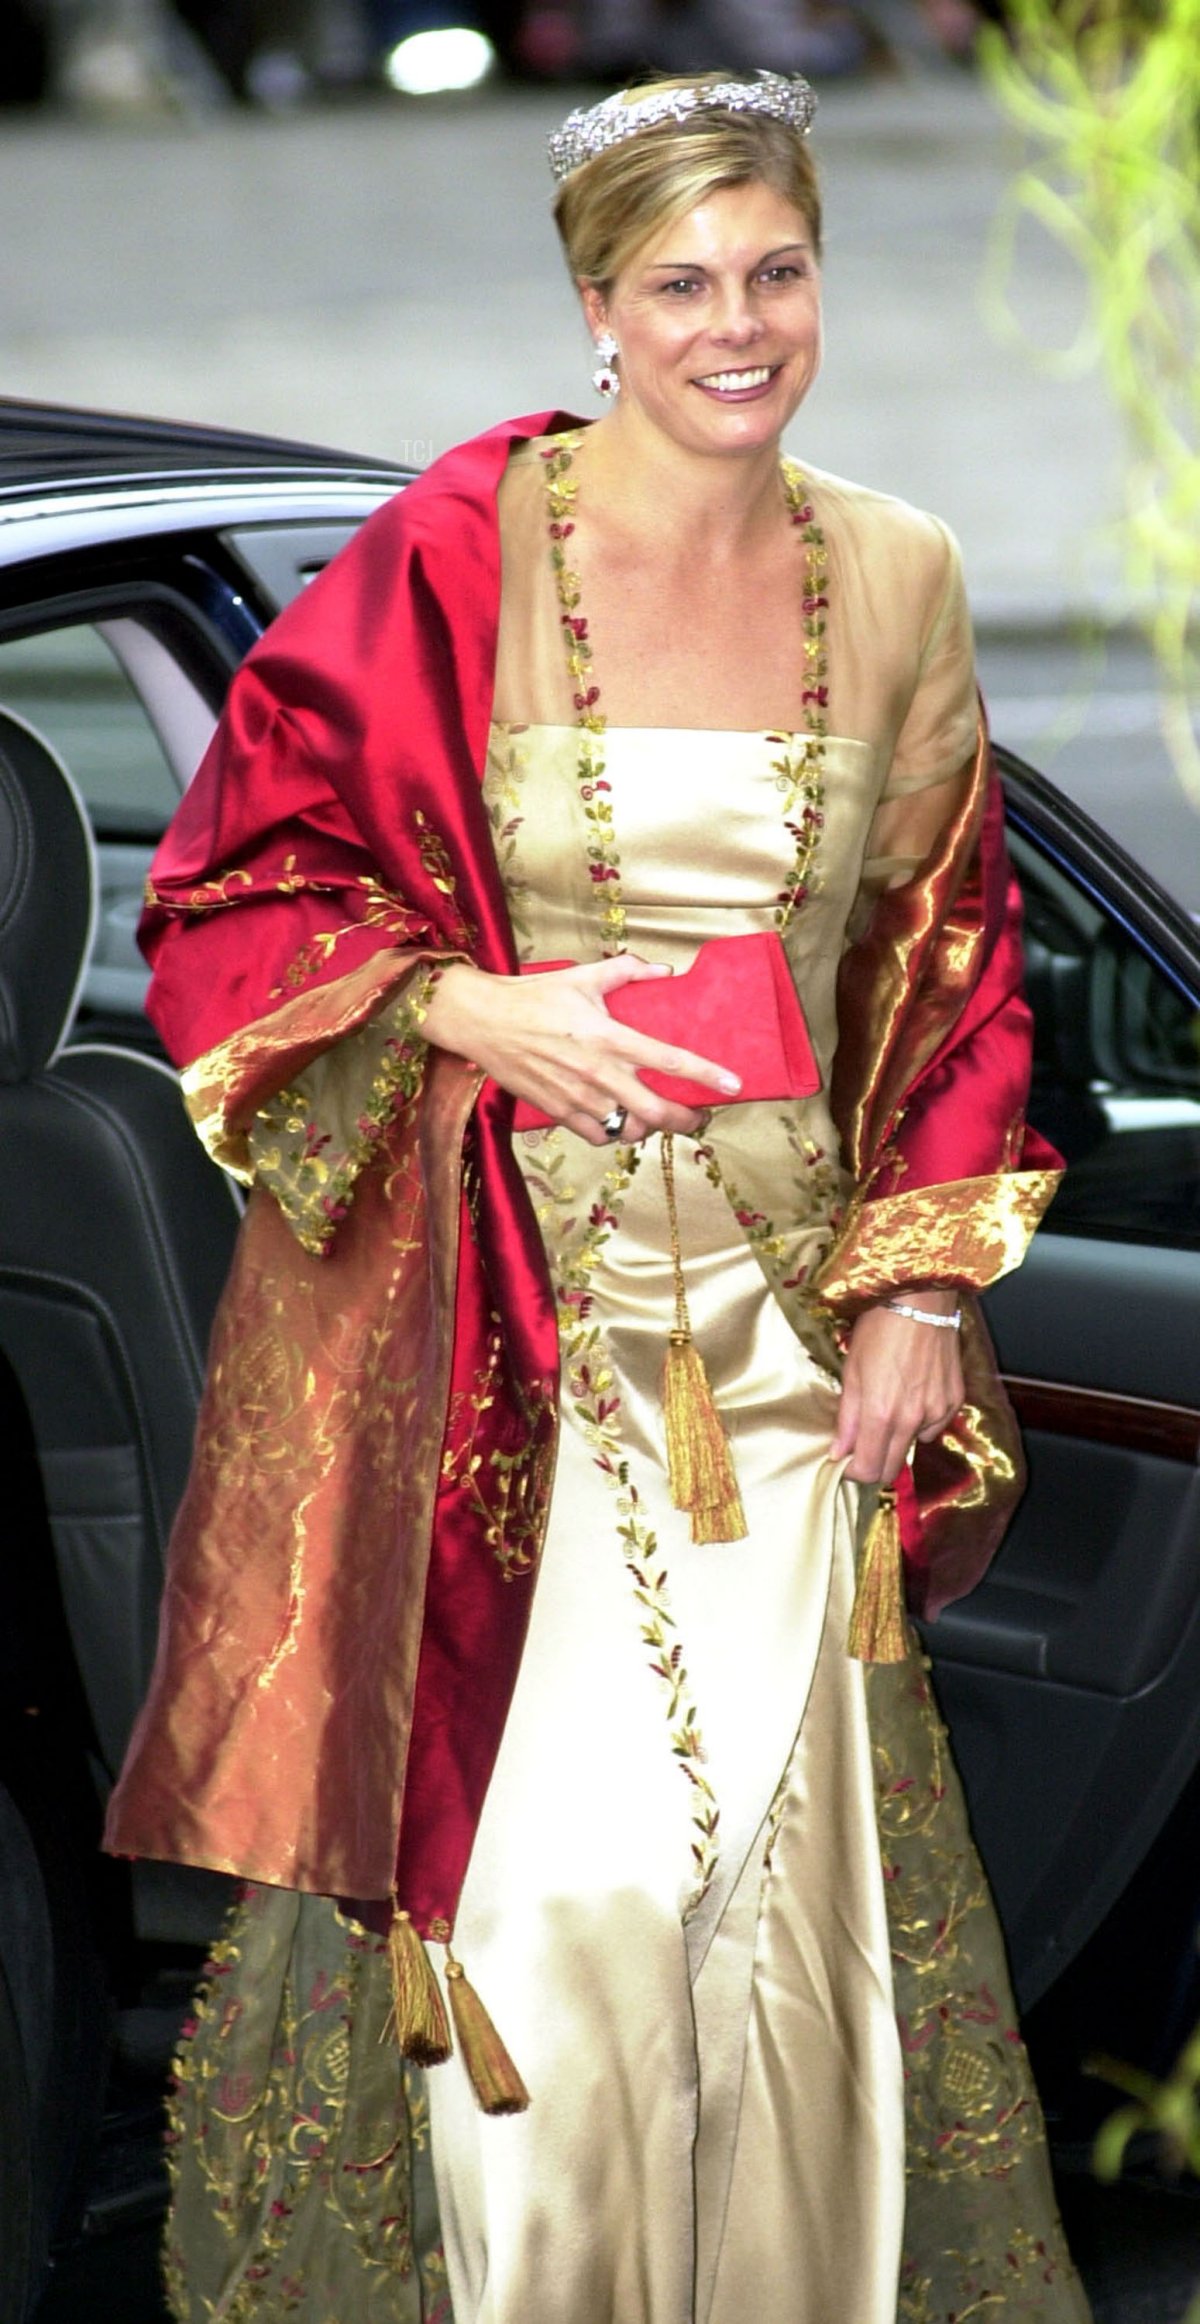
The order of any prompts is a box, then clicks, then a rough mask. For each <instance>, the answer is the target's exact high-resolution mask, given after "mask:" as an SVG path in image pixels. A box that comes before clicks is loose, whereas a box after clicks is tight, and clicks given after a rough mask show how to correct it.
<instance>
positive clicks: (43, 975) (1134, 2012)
mask: <svg viewBox="0 0 1200 2324" xmlns="http://www.w3.org/2000/svg"><path fill="white" fill-rule="evenodd" d="M405 480H406V479H405V475H404V473H403V472H402V471H399V470H396V469H394V468H391V467H388V466H385V465H383V464H372V463H370V462H368V461H364V460H358V459H354V458H351V457H349V456H343V455H339V454H332V453H325V452H319V451H315V450H313V449H311V448H309V447H305V446H298V445H290V444H282V443H275V442H268V441H266V440H263V439H259V438H255V437H250V436H241V435H233V434H223V433H218V432H215V431H212V430H207V429H197V428H183V427H168V426H165V425H159V424H155V423H151V422H142V421H132V420H128V421H127V420H118V419H111V418H104V417H100V416H96V415H92V414H80V413H73V412H66V411H59V410H55V409H50V408H43V407H33V406H29V405H24V404H13V403H8V404H5V403H2V402H0V1445H2V1446H3V1455H4V1462H5V1473H6V1477H7V1480H8V1489H7V1491H6V1492H5V1494H4V1497H3V1501H2V1502H0V1511H2V1515H0V1525H2V1527H3V1539H4V1548H5V1552H6V1555H5V1577H6V1598H7V1620H6V1622H5V1625H4V1630H3V1633H2V1638H3V1643H2V1645H0V1685H2V1690H3V1691H2V1694H0V2324H21V2320H23V2319H24V2318H26V2317H27V2316H29V2315H30V2314H32V2310H33V2307H34V2305H35V2303H36V2301H37V2298H38V2295H39V2289H40V2287H41V2285H42V2283H43V2279H44V2277H45V2273H46V2269H47V2265H48V2262H49V2261H50V2258H51V2256H52V2255H53V2254H54V2253H55V2252H58V2251H62V2250H64V2249H66V2248H68V2247H69V2246H70V2244H71V2241H72V2238H78V2236H79V2235H80V2234H81V2233H82V2232H85V2231H86V2232H91V2233H92V2234H94V2235H95V2234H102V2233H105V2232H111V2233H115V2232H117V2231H118V2230H120V2229H122V2228H127V2227H129V2225H130V2224H131V2223H133V2222H136V2221H137V2220H139V2219H145V2218H148V2217H150V2216H152V2215H153V2213H154V2212H155V2210H156V2208H157V2207H158V2206H159V2205H160V2204H161V2199H162V2168H161V2163H160V2161H159V2157H158V2147H157V2138H158V2127H159V2113H158V2109H159V2104H160V2097H161V2085H162V2075H163V2071H164V2069H165V2064H166V2059H167V2056H168V2054H169V2050H170V2046H171V2040H172V2038H173V2034H174V2031H175V2029H176V2027H177V2025H178V2021H179V2017H180V2015H181V2013H182V2009H183V2007H184V2004H185V1999H186V1994H187V1991H188V1989H189V1986H190V1983H191V1981H192V1979H193V1977H194V1975H195V1971H196V1967H197V1964H198V1962H199V1960H200V1958H201V1956H202V1953H203V1950H204V1946H205V1944H206V1941H207V1939H208V1938H209V1936H210V1935H211V1933H212V1931H213V1929H214V1927H215V1926H216V1924H217V1922H218V1921H219V1918H220V1914H221V1910H222V1907H223V1903H224V1900H225V1894H226V1886H225V1883H224V1882H223V1881H221V1880H220V1879H219V1878H218V1877H217V1876H216V1875H211V1874H197V1873H187V1872H184V1871H181V1870H179V1869H178V1868H175V1867H169V1866H166V1867H164V1866H155V1865H138V1866H133V1867H130V1866H123V1865H114V1864H108V1863H106V1862H105V1861H104V1860H102V1859H100V1858H99V1856H98V1855H97V1852H96V1836H97V1831H98V1825H99V1817H100V1813H101V1806H102V1801H103V1798H104V1796H105V1794H106V1792H107V1790H108V1788H109V1786H110V1785H111V1783H112V1780H113V1777H114V1775H115V1772H116V1769H117V1766H118V1764H119V1762H120V1759H121V1756H122V1753H123V1750H124V1746H125V1743H126V1740H127V1738H128V1734H129V1730H130V1727H131V1724H132V1721H133V1719H134V1717H135V1715H136V1711H137V1706H138V1702H139V1700H140V1697H141V1694H142V1691H143V1688H144V1685H145V1681H146V1677H147V1674H148V1670H149V1663H150V1657H151V1653H152V1647H153V1637H154V1621H155V1609H156V1604H157V1598H158V1593H159V1588H160V1585H161V1577H162V1568H163V1557H164V1553H165V1547H166V1539H167V1533H168V1530H169V1526H170V1521H171V1516H172V1512H173V1509H174V1506H175V1503H176V1501H177V1499H178V1496H179V1493H180V1491H181V1488H182V1483H183V1478H184V1474H185V1470H186V1465H187V1459H188V1451H189V1445H190V1437H191V1429H192V1423H193V1419H194V1414H195V1407H196V1401H197V1398H198V1393H199V1387H200V1381H201V1376H202V1370H203V1362H204V1349H205V1341H206V1335H207V1329H208V1324H209V1321H210V1318H211V1314H212V1309H213V1305H214V1302H215V1299H216V1296H217V1293H218V1290H219V1286H220V1282H221V1279H222V1275H223V1271H224V1268H225V1266H226V1264H227V1262H228V1257H229V1252H230V1248H231V1245H232V1240H233V1237H234V1234H235V1233H236V1229H237V1218H238V1200H237V1197H236V1193H235V1191H234V1190H233V1188H232V1187H231V1186H230V1184H229V1183H228V1182H226V1181H225V1180H224V1179H223V1178H222V1176H221V1174H220V1173H219V1172H218V1171H216V1170H215V1169H214V1168H213V1167H212V1166H211V1165H210V1164H209V1163H208V1162H207V1161H206V1160H205V1159H204V1157H203V1155H202V1153H201V1150H200V1148H199V1145H198V1144H197V1142H196V1141H195V1140H194V1138H193V1137H192V1134H191V1131H190V1129H189V1128H188V1126H187V1124H186V1120H185V1117H184V1114H183V1110H182V1105H181V1102H180V1099H179V1095H178V1090H177V1087H176V1085H175V1081H174V1077H173V1075H172V1074H171V1073H170V1071H169V1069H168V1067H167V1065H166V1063H165V1060H164V1059H163V1058H162V1056H161V1053H160V1052H159V1051H158V1050H157V1049H156V1046H155V1042H154V1038H153V1035H152V1034H151V1032H150V1029H149V1027H148V1025H147V1024H146V1021H145V1019H144V1017H143V1016H142V1014H141V1006H142V1000H143V996H144V991H145V985H146V973H145V970H144V967H143V966H142V964H141V962H140V960H139V957H138V954H137V951H136V948H135V944H134V929H135V924H136V920H137V915H138V909H139V902H140V896H141V890H142V883H143V879H144V876H145V872H146V868H147V865H148V862H149V859H150V855H151V852H152V850H153V847H154V844H155V841H156V839H157V837H158V835H159V834H160V832H161V831H162V829H163V827H164V824H165V823H166V821H167V818H168V817H169V815H170V813H171V811H172V808H173V806H174V804H175V802H176V801H177V799H178V797H179V795H180V792H181V791H182V789H183V787H184V785H185V784H186V782H187V780H188V777H189V775H190V773H191V771H192V769H193V768H194V766H195V764H196V762H197V760H198V758H199V756H200V754H201V751H202V749H203V747H204V744H205V742H206V740H207V738H208V735H209V733H210V732H211V729H212V726H213V723H214V720H215V718H216V715H217V712H218V710H219V707H220V704H221V700H222V697H223V694H224V691H225V688H226V686H227V684H228V681H229V677H230V674H231V672H232V671H233V670H234V669H235V667H236V665H237V663H238V660H239V659H240V657H241V655H242V654H243V653H244V652H245V651H246V649H247V647H248V646H249V645H250V644H251V642H252V641H253V640H254V639H255V638H256V637H257V636H258V635H259V634H260V632H261V631H262V629H263V628H264V627H265V625H266V624H267V622H268V621H269V620H270V619H271V617H272V615H273V614H274V613H275V612H276V611H277V610H278V608H279V607H280V606H281V605H282V604H283V603H285V602H286V601H287V599H288V598H289V597H291V596H292V595H294V594H295V593H296V592H297V591H299V590H300V589H302V588H303V587H304V585H305V582H306V581H307V579H308V578H309V577H310V576H311V575H312V574H313V573H314V572H316V571H317V570H319V569H320V567H321V566H322V565H324V564H325V563H326V562H327V561H328V559H329V558H330V557H331V556H332V555H333V554H334V552H335V551H336V550H337V548H338V547H339V546H340V545H341V544H342V543H343V542H344V541H345V540H346V539H347V538H348V537H349V536H350V534H351V533H352V531H353V530H354V528H355V526H356V525H357V524H358V523H359V522H360V521H361V520H362V518H363V517H364V516H366V515H367V514H368V513H369V512H370V510H371V509H373V508H374V507H376V506H377V505H378V504H379V502H380V501H381V500H382V499H383V498H384V497H385V496H386V495H388V494H389V493H391V492H394V491H396V490H397V489H399V488H401V487H402V486H403V484H404V482H405ZM1000 759H1001V765H1002V769H1003V774H1004V780H1005V786H1006V790H1007V796H1008V814H1009V833H1010V841H1011V846H1012V852H1013V856H1014V859H1015V862H1016V865H1017V869H1018V872H1019V875H1020V879H1021V883H1022V887H1023V890H1024V896H1025V911H1026V936H1027V952H1028V973H1029V991H1030V998H1031V1001H1032V1003H1033V1008H1034V1012H1035V1018H1036V1073H1035V1091H1034V1098H1033V1103H1032V1107H1031V1112H1032V1115H1033V1118H1034V1120H1035V1121H1036V1123H1037V1124H1038V1126H1039V1127H1040V1128H1041V1129H1042V1130H1044V1131H1045V1132H1046V1134H1047V1135H1048V1136H1049V1137H1051V1138H1052V1139H1053V1140H1054V1142H1055V1143H1056V1144H1057V1145H1058V1146H1059V1147H1060V1149H1061V1150H1062V1151H1063V1153H1064V1154H1065V1155H1066V1157H1067V1159H1068V1162H1069V1164H1070V1168H1069V1171H1068V1175H1067V1178H1066V1181H1065V1183H1064V1186H1063V1189H1062V1191H1061V1193H1060V1194H1059V1195H1058V1197H1057V1199H1056V1201H1055V1203H1054V1206H1053V1208H1052V1210H1051V1213H1050V1216H1049V1218H1048V1221H1047V1224H1046V1226H1045V1228H1044V1230H1043V1232H1042V1233H1041V1235H1040V1236H1039V1237H1038V1239H1037V1242H1036V1244H1035V1246H1034V1249H1033V1253H1032V1255H1031V1257H1030V1259H1029V1260H1028V1262H1027V1264H1026V1265H1025V1266H1024V1268H1022V1269H1021V1271H1020V1272H1019V1273H1018V1274H1016V1275H1014V1276H1010V1277H1009V1278H1007V1279H1006V1280H1005V1281H1004V1282H1003V1283H1001V1284H1000V1285H999V1286H998V1287H997V1288H996V1290H995V1291H994V1292H992V1293H991V1294H990V1295H989V1298H988V1301H987V1312H988V1319H989V1323H990V1325H991V1328H992V1331H993V1333H994V1336H995V1339H996V1342H997V1346H998V1350H999V1354H1000V1358H1001V1363H1002V1368H1003V1370H1004V1372H1005V1374H1006V1376H1007V1378H1008V1381H1009V1386H1010V1389H1011V1392H1012V1394H1013V1397H1014V1400H1015V1402H1016V1404H1017V1408H1018V1411H1019V1413H1020V1416H1021V1418H1022V1420H1023V1422H1024V1425H1025V1429H1026V1434H1027V1446H1028V1452H1029V1463H1030V1488H1029V1492H1028V1495H1027V1497H1026V1499H1025V1501H1024V1503H1023V1505H1022V1508H1021V1510H1020V1513H1019V1515H1018V1517H1017V1520H1016V1522H1015V1524H1014V1526H1013V1528H1012V1530H1011V1532H1010V1535H1009V1538H1008V1540H1007V1542H1006V1544H1005V1547H1004V1549H1003V1551H1002V1553H1001V1555H1000V1557H999V1559H998V1560H997V1562H996V1564H995V1566H994V1567H993V1569H992V1571H991V1573H990V1574H989V1576H988V1578H987V1579H986V1581H985V1582H984V1583H983V1584H982V1585H981V1587H980V1588H979V1589H978V1590H976V1591H975V1592H974V1594H973V1595H972V1596H971V1597H970V1598H969V1599H967V1600H965V1601H964V1602H962V1603H960V1604H958V1605H956V1606H953V1607H952V1608H950V1610H949V1611H948V1612H947V1613H945V1614H944V1615H943V1616H942V1617H941V1618H940V1619H939V1620H938V1621H937V1622H936V1623H935V1624H934V1625H932V1626H931V1628H930V1630H929V1633H928V1644H929V1649H930V1652H931V1654H932V1656H933V1659H934V1662H935V1666H936V1673H937V1682H938V1688H939V1692H940V1696H941V1700H942V1704H943V1707H944V1709H945V1711H946V1713H947V1716H948V1718H949V1721H950V1725H951V1728H952V1731H953V1737H954V1743H955V1748H956V1751H957V1755H958V1758H959V1761H960V1764H961V1766H962V1769H963V1772H964V1775H965V1777H966V1780H967V1784H968V1789H969V1792H970V1797H971V1804H972V1808H973V1813H974V1819H975V1829H976V1833H977V1836H978V1839H979V1842H980V1846H981V1848H982V1851H983V1854H984V1856H985V1859H986V1862H987V1866H988V1870H989V1872H990V1874H991V1878H992V1881H993V1884H994V1887H995V1891H996V1895H997V1900H998V1903H999V1906H1000V1909H1001V1913H1002V1915H1003V1919H1004V1923H1005V1927H1006V1929H1007V1933H1008V1939H1009V1945H1010V1948H1011V1954H1012V1961H1013V1967H1014V1972H1015V1976H1016V1982H1017V1986H1018V1990H1019V1993H1020V1996H1021V1998H1022V2001H1023V2003H1024V2005H1025V2008H1026V2010H1027V2011H1028V2012H1030V2013H1031V2014H1030V2017H1029V2026H1030V2032H1031V2039H1032V2043H1033V2047H1034V2053H1035V2062H1036V2064H1037V2065H1038V2068H1039V2071H1040V2073H1041V2077H1042V2082H1043V2089H1044V2092H1045V2094H1046V2096H1047V2098H1048V2100H1049V2102H1050V2107H1051V2113H1052V2120H1054V2121H1056V2122H1057V2126H1058V2129H1059V2132H1060V2135H1061V2136H1062V2137H1063V2138H1065V2139H1069V2138H1071V2137H1074V2138H1076V2139H1078V2138H1079V2137H1081V2136H1082V2135H1083V2133H1084V2132H1085V2131H1086V2130H1087V2129H1088V2127H1089V2126H1090V2122H1091V2120H1092V2119H1093V2118H1094V2115H1095V2108H1096V2105H1097V2103H1099V2102H1098V2101H1096V2100H1094V2099H1093V2101H1092V2102H1091V2110H1090V2112H1089V2108H1088V2104H1087V2102H1086V2101H1085V2099H1084V2096H1083V2094H1082V2093H1083V2085H1082V2084H1081V2083H1080V2082H1079V2081H1078V2078H1077V2071H1076V2069H1077V2063H1078V2059H1079V2057H1080V2055H1081V2054H1082V2052H1083V2051H1084V2050H1085V2049H1087V2048H1089V2047H1103V2048H1106V2049H1109V2050H1112V2051H1116V2052H1118V2053H1124V2054H1126V2055H1132V2054H1136V2055H1138V2056H1139V2057H1141V2058H1142V2059H1143V2060H1144V2062H1146V2063H1148V2064H1151V2065H1158V2066H1161V2065H1165V2063H1166V2062H1167V2059H1168V2057H1169V2056H1170V2054H1171V2053H1172V2051H1173V2049H1174V2047H1175V2046H1177V2044H1178V2041H1179V2040H1180V2039H1181V2038H1182V2036H1183V2034H1184V2033H1185V2032H1186V2031H1187V2030H1188V2028H1189V2026H1190V2024H1191V2022H1192V2021H1193V2020H1194V2018H1195V2017H1196V2015H1197V2014H1200V1980H1198V1978H1197V1974H1196V1968H1195V1959H1196V1957H1195V1951H1194V1943H1193V1938H1194V1931H1195V1927H1196V1924H1197V1921H1200V1850H1197V1847H1196V1836H1197V1823H1198V1821H1200V1335H1198V1334H1197V1332H1196V1330H1195V1325H1194V1318H1195V1315H1196V1313H1197V1312H1198V1306H1200V930H1198V929H1197V928H1196V927H1195V926H1194V925H1193V924H1192V922H1191V921H1190V920H1189V919H1188V917H1187V916H1186V915H1185V914H1184V913H1183V912H1182V911H1181V910H1179V909H1178V908H1177V907H1176V906H1175V905H1174V904H1173V903H1172V901H1171V899H1170V898H1169V897H1168V896H1167V895H1165V894H1164V893H1163V892H1162V891H1161V890H1160V889H1158V888H1157V887H1155V886H1154V885H1153V884H1152V883H1151V882H1150V881H1149V880H1148V879H1147V878H1146V877H1145V876H1144V875H1143V874H1142V873H1141V872H1140V871H1139V870H1138V869H1137V867H1136V866H1135V865H1134V864H1133V863H1132V862H1131V861H1130V860H1129V859H1128V858H1127V857H1126V856H1124V855H1123V854H1122V853H1121V852H1120V850H1119V849H1118V848H1116V847H1115V846H1114V845H1113V844H1112V843H1111V842H1109V841H1108V840H1107V839H1106V838H1105V836H1104V834H1103V833H1102V832H1101V831H1099V830H1098V829H1097V828H1096V826H1095V825H1094V824H1093V823H1091V822H1090V821H1089V820H1088V818H1087V817H1086V816H1084V815H1083V814H1082V813H1081V812H1080V811H1079V810H1078V809H1077V808H1075V807H1073V806H1071V805H1070V804H1069V803H1068V802H1067V800H1065V799H1064V798H1063V797H1062V796H1061V795H1060V794H1059V793H1058V792H1056V791H1055V790H1054V789H1053V787H1052V786H1051V785H1050V784H1049V783H1047V782H1046V781H1045V780H1043V778H1041V777H1040V776H1039V775H1037V774H1035V773H1034V772H1033V771H1032V770H1031V769H1030V768H1028V767H1026V766H1024V765H1022V764H1021V762H1020V761H1019V760H1017V759H1016V758H1014V757H1013V756H1012V755H1011V754H1010V753H1008V752H1005V751H1004V750H1001V752H1000ZM64 768H65V770H66V773H65V775H64V773H63V769H64Z"/></svg>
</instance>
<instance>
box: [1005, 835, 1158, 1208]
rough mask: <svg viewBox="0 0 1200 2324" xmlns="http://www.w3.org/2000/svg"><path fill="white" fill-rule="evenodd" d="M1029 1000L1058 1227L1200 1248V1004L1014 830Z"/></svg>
mask: <svg viewBox="0 0 1200 2324" xmlns="http://www.w3.org/2000/svg"><path fill="white" fill-rule="evenodd" d="M1011 844H1012V852H1013V859H1014V862H1015V864H1016V868H1017V872H1018V876H1019V877H1020V880H1021V886H1022V890H1023V894H1024V899H1025V956H1026V980H1027V990H1028V993H1029V999H1030V1002H1031V1004H1032V1007H1033V1013H1034V1025H1035V1034H1034V1080H1033V1093H1032V1096H1031V1099H1030V1107H1029V1111H1030V1117H1031V1119H1032V1120H1033V1121H1034V1122H1035V1123H1036V1125H1037V1127H1038V1128H1039V1129H1040V1130H1042V1131H1044V1133H1045V1135H1046V1136H1047V1137H1048V1138H1050V1139H1052V1140H1053V1142H1054V1144H1055V1145H1056V1146H1057V1147H1058V1149H1059V1151H1060V1153H1061V1154H1062V1155H1063V1157H1064V1159H1065V1161H1066V1163H1067V1165H1068V1167H1067V1175H1066V1178H1065V1179H1064V1181H1063V1185H1062V1188H1061V1190H1060V1192H1059V1194H1058V1195H1057V1196H1056V1198H1055V1201H1054V1203H1053V1205H1052V1207H1051V1209H1050V1212H1049V1214H1048V1216H1047V1219H1046V1227H1047V1229H1048V1230H1049V1231H1051V1232H1058V1233H1060V1234H1083V1235H1103V1236H1115V1237H1117V1238H1119V1239H1120V1240H1123V1241H1129V1240H1133V1241H1146V1242H1153V1243H1163V1244H1174V1245H1176V1246H1178V1247H1181V1248H1188V1249H1200V1014H1198V1012H1197V1010H1196V1009H1195V1007H1194V1006H1193V1004H1192V1002H1191V1001H1190V1000H1188V999H1187V998H1185V996H1184V995H1183V994H1182V993H1180V992H1179V990H1178V988H1177V987H1176V986H1175V985H1174V984H1173V983H1172V981H1171V979H1170V978H1169V977H1167V976H1166V975H1164V973H1163V971H1162V970H1161V969H1160V968H1159V967H1158V965H1157V963H1156V962H1154V961H1152V960H1149V959H1147V957H1146V955H1145V953H1144V952H1143V951H1142V950H1141V947H1140V946H1139V945H1137V944H1135V943H1134V941H1133V939H1132V938H1131V937H1130V936H1128V935H1127V934H1126V932H1125V930H1124V929H1123V928H1122V927H1121V926H1120V925H1119V923H1118V922H1116V921H1115V920H1114V919H1112V918H1110V917H1109V915H1108V914H1107V913H1105V912H1104V911H1103V910H1101V908H1100V907H1099V906H1098V905H1097V904H1095V903H1094V902H1093V901H1092V899H1091V898H1090V897H1089V896H1087V895H1085V894H1084V893H1083V892H1082V890H1081V889H1079V888H1077V887H1075V886H1073V885H1072V883H1071V882H1070V881H1069V879H1068V878H1067V877H1066V876H1065V874H1064V873H1063V872H1062V871H1061V870H1060V869H1059V868H1058V867H1057V866H1056V865H1055V864H1053V863H1050V862H1049V861H1047V859H1046V858H1045V857H1043V856H1041V855H1039V854H1038V853H1037V851H1036V850H1035V849H1034V848H1033V847H1032V846H1031V845H1030V844H1029V843H1028V841H1026V840H1025V839H1023V838H1022V837H1021V835H1020V834H1013V835H1012V841H1011Z"/></svg>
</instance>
